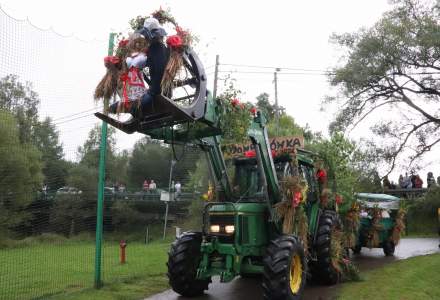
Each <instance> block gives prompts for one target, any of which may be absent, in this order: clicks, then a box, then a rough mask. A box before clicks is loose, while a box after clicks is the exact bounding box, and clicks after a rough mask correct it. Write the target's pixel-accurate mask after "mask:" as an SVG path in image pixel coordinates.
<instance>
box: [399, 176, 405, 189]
mask: <svg viewBox="0 0 440 300" xmlns="http://www.w3.org/2000/svg"><path fill="white" fill-rule="evenodd" d="M398 185H399V188H400V189H403V188H404V185H403V176H402V174H400V176H399V182H398Z"/></svg>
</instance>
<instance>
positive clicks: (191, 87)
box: [164, 47, 207, 109]
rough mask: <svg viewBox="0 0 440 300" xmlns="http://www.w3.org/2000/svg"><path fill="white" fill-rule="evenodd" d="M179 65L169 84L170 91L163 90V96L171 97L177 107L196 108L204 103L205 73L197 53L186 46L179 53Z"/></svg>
mask: <svg viewBox="0 0 440 300" xmlns="http://www.w3.org/2000/svg"><path fill="white" fill-rule="evenodd" d="M181 59H182V63H181V67H180V68H179V70H178V71H177V73H176V75H175V77H174V79H173V82H172V84H171V86H172V89H171V91H169V90H168V91H164V96H166V97H167V98H169V99H171V100H172V101H173V102H174V103H175V104H176V105H177V106H178V107H179V108H182V109H190V108H196V107H197V104H199V105H200V104H203V106H204V104H205V97H206V83H207V82H206V74H205V70H204V68H203V65H202V63H201V62H200V60H199V58H198V56H197V54H196V53H195V52H194V50H192V49H191V48H189V47H188V48H186V49H185V50H183V52H182V54H181Z"/></svg>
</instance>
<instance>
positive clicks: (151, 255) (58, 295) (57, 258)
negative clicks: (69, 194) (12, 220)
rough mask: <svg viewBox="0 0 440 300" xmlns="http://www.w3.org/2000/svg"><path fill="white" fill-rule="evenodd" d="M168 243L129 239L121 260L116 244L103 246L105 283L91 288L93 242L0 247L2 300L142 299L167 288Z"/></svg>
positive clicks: (0, 289) (0, 296) (108, 243)
mask: <svg viewBox="0 0 440 300" xmlns="http://www.w3.org/2000/svg"><path fill="white" fill-rule="evenodd" d="M169 244H170V242H169V241H167V242H154V243H151V244H149V245H145V244H141V243H135V242H133V243H128V246H127V248H126V252H127V263H126V264H125V265H120V264H119V246H118V243H117V242H111V243H110V242H107V243H105V245H104V249H103V267H102V270H103V281H104V286H103V288H101V289H100V290H95V289H93V280H94V257H95V247H94V243H93V242H78V241H75V242H72V241H67V242H62V243H51V244H47V243H43V244H35V245H30V246H27V247H21V248H11V249H3V250H0V266H1V268H0V299H34V298H41V299H43V298H44V299H46V298H49V297H50V298H51V299H140V298H142V297H144V296H147V295H150V294H152V293H155V292H158V291H160V290H164V289H166V288H167V280H166V276H165V272H166V266H165V262H166V259H167V250H168V248H169Z"/></svg>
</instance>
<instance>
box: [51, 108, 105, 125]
mask: <svg viewBox="0 0 440 300" xmlns="http://www.w3.org/2000/svg"><path fill="white" fill-rule="evenodd" d="M103 107H104V106H98V107H94V108H90V109H87V110H83V111H80V112H77V113H74V114H71V115H66V116H63V117H59V118H56V119H53V120H52V121H54V122H55V121H59V120H62V119H68V118H71V117H74V116H77V115H80V114H83V113H87V112H90V111H93V110H99V109H101V108H103Z"/></svg>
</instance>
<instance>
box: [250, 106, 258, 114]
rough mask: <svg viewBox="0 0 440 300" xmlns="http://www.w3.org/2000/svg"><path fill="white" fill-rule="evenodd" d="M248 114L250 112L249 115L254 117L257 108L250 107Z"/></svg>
mask: <svg viewBox="0 0 440 300" xmlns="http://www.w3.org/2000/svg"><path fill="white" fill-rule="evenodd" d="M250 112H251V114H252V115H254V116H255V115H256V114H257V108H256V107H252V108H251V109H250Z"/></svg>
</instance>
